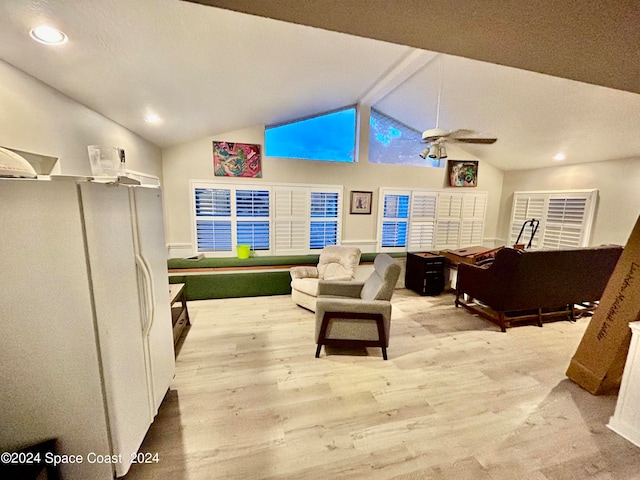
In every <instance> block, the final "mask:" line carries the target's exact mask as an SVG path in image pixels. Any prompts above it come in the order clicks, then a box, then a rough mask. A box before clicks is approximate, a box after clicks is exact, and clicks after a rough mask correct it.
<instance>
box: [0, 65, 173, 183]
mask: <svg viewBox="0 0 640 480" xmlns="http://www.w3.org/2000/svg"><path fill="white" fill-rule="evenodd" d="M0 85H1V88H0V105H1V107H0V146H3V147H8V148H13V149H17V150H22V151H26V152H33V153H38V154H42V155H48V156H52V157H58V158H59V159H60V160H59V162H58V165H59V167H58V170H57V171H54V173H62V174H67V175H91V169H90V167H89V157H88V154H87V145H92V144H104V145H112V146H116V147H121V148H124V149H125V152H126V159H127V168H128V169H131V170H135V171H139V172H142V173H147V174H150V175H157V176H161V175H162V165H161V158H162V154H161V150H160V148H158V147H156V146H155V145H153V144H152V143H150V142H147V141H146V140H144V139H142V138H141V137H139V136H137V135H136V134H134V133H133V132H131V131H130V130H127V129H126V128H124V127H122V126H121V125H118V124H117V123H115V122H113V121H111V120H109V119H108V118H106V117H103V116H102V115H100V114H98V113H96V112H94V111H93V110H91V109H89V108H87V107H85V106H84V105H81V104H79V103H78V102H76V101H74V100H71V99H70V98H69V97H67V96H66V95H63V94H62V93H60V92H59V91H57V90H54V89H53V88H51V87H49V86H47V85H45V84H44V83H42V82H40V81H39V80H36V79H35V78H33V77H31V76H29V75H27V74H25V73H24V72H22V71H20V70H18V69H16V68H14V67H12V66H11V65H9V64H7V63H4V62H2V61H0ZM98 88H99V86H96V89H98Z"/></svg>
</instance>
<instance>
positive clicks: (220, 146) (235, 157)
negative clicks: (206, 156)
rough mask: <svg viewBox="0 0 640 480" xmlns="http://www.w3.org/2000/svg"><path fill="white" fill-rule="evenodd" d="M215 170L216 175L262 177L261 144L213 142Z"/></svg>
mask: <svg viewBox="0 0 640 480" xmlns="http://www.w3.org/2000/svg"><path fill="white" fill-rule="evenodd" d="M213 170H214V174H215V176H216V177H252V178H261V177H262V164H261V156H260V145H253V144H251V143H237V142H216V141H214V142H213Z"/></svg>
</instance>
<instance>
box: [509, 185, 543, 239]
mask: <svg viewBox="0 0 640 480" xmlns="http://www.w3.org/2000/svg"><path fill="white" fill-rule="evenodd" d="M545 204H546V195H545V194H542V193H526V192H520V193H516V194H514V196H513V209H512V213H511V227H510V229H509V245H515V243H516V241H517V240H518V236H520V240H519V243H521V244H522V243H524V244H527V243H529V239H530V238H531V229H530V228H529V227H528V226H527V227H526V228H525V229H524V230H523V229H522V227H523V225H524V224H525V222H526V221H528V220H532V219H535V220H538V221H541V220H542V217H543V215H544V211H545ZM521 231H522V235H520V232H521ZM539 241H540V232H539V231H538V232H537V233H536V235H535V237H533V241H532V242H531V248H533V249H536V248H538V245H539Z"/></svg>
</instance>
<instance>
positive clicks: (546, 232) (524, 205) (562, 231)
mask: <svg viewBox="0 0 640 480" xmlns="http://www.w3.org/2000/svg"><path fill="white" fill-rule="evenodd" d="M597 194H598V191H597V190H570V191H547V192H515V193H514V195H513V209H512V214H511V226H510V237H509V243H510V244H514V243H515V241H516V239H517V237H518V234H519V233H520V230H521V228H522V224H523V223H524V222H526V221H527V220H530V219H533V218H535V219H536V220H538V221H539V222H540V225H539V227H538V232H537V233H536V236H535V237H534V241H533V242H532V248H542V249H554V250H558V249H562V248H572V247H585V246H588V245H589V236H590V233H591V225H592V223H593V218H594V215H595V204H596V198H597ZM529 231H530V230H528V229H525V232H524V233H523V235H522V237H523V238H521V239H520V243H525V242H528V239H529V237H530V235H529Z"/></svg>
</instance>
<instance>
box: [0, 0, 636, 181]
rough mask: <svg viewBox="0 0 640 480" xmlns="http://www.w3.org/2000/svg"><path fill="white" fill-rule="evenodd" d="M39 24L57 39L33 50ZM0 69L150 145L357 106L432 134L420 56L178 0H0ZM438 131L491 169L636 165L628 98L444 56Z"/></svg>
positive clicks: (434, 90) (632, 102)
mask: <svg viewBox="0 0 640 480" xmlns="http://www.w3.org/2000/svg"><path fill="white" fill-rule="evenodd" d="M239 3H242V2H239ZM256 3H257V4H259V5H265V4H276V5H277V4H280V3H283V2H276V1H274V2H256ZM284 3H286V2H284ZM311 3H316V2H311ZM347 3H348V2H347ZM388 3H389V2H385V4H388ZM413 3H416V2H413ZM418 3H420V4H422V3H421V2H418ZM299 5H300V7H299V8H297V11H301V10H304V8H306V7H302V5H307V3H306V2H300V3H299ZM372 5H373V6H375V5H379V2H373V3H372ZM41 22H47V23H50V24H52V25H54V26H57V27H59V28H61V29H62V30H64V31H65V32H66V33H67V35H68V36H69V39H70V40H69V42H68V43H67V44H65V45H63V46H60V47H55V48H51V47H45V46H43V45H40V44H37V43H35V42H33V41H32V40H31V39H30V38H29V36H28V31H29V29H30V28H31V27H33V26H34V25H36V24H38V23H41ZM512 28H513V26H512ZM450 37H451V36H450ZM456 42H458V43H459V42H460V41H459V40H457V41H456ZM452 43H455V42H453V40H452ZM636 47H637V46H636ZM636 54H637V52H636ZM0 59H2V60H4V61H6V62H7V63H10V64H12V65H14V66H16V67H17V68H19V69H21V70H23V71H25V72H27V73H28V74H30V75H32V76H34V77H36V78H38V79H40V80H41V81H43V82H44V83H46V84H49V85H51V86H52V87H53V88H55V89H57V90H59V91H61V92H63V93H64V94H66V95H68V96H69V97H71V98H73V99H75V100H77V101H78V102H80V103H82V104H84V105H87V106H88V107H90V108H92V109H94V110H96V111H97V112H100V113H101V114H103V115H105V116H106V117H108V118H111V119H112V120H114V121H116V122H118V123H120V124H121V125H123V126H125V127H126V128H129V129H130V130H132V131H134V132H136V133H138V134H139V135H140V136H142V137H144V138H146V139H148V140H149V141H151V142H153V143H155V144H156V145H158V146H160V147H166V146H171V145H175V144H179V143H183V142H186V141H189V140H192V139H196V138H201V137H204V136H209V135H219V134H222V133H225V132H230V131H233V130H237V129H241V128H245V127H252V126H257V125H263V124H272V123H278V122H282V121H286V120H291V119H295V118H299V117H303V116H306V115H311V114H314V113H318V112H322V111H327V110H331V109H335V108H338V107H342V106H346V105H352V104H355V103H359V102H363V103H367V104H371V105H374V106H376V107H378V108H380V109H382V110H383V111H385V113H388V114H391V115H392V116H395V117H396V118H398V119H399V120H401V121H402V122H404V123H406V124H408V125H411V126H413V127H414V128H416V129H418V130H423V129H426V128H431V127H433V126H435V111H436V101H437V96H438V83H439V82H438V78H439V73H438V72H439V65H440V63H439V62H440V57H439V56H437V55H435V54H434V53H433V52H425V51H422V50H416V49H414V48H411V47H408V46H406V45H400V44H394V43H386V42H383V41H380V40H372V39H367V38H363V37H357V36H352V35H348V34H343V33H338V32H335V31H328V30H322V29H319V28H313V27H308V26H303V25H299V24H294V23H287V22H282V21H278V20H273V19H269V18H262V17H258V16H253V15H247V14H243V13H238V12H234V11H230V10H225V9H219V8H212V7H207V6H203V5H198V4H195V3H190V2H183V1H178V0H136V1H131V0H82V1H74V0H2V2H0ZM148 112H155V113H157V114H159V115H160V116H161V117H162V119H163V121H162V122H161V123H160V124H157V125H150V124H147V123H145V122H144V120H143V117H144V115H145V114H146V113H148ZM439 126H440V127H443V128H450V129H457V128H470V129H475V130H478V131H480V132H482V133H486V134H490V135H495V136H497V137H498V138H499V140H498V142H497V143H496V144H494V145H491V146H484V145H483V146H470V145H465V146H464V148H465V149H466V150H468V151H470V152H471V153H473V154H475V155H477V156H478V157H479V158H482V159H483V160H486V161H488V162H491V163H493V164H494V165H496V166H497V167H499V168H503V169H505V170H509V169H522V168H535V167H542V166H551V165H554V164H555V162H554V161H553V160H552V159H551V157H552V156H553V155H554V154H555V153H556V152H557V151H559V150H563V151H565V153H566V154H567V157H568V158H567V160H566V163H581V162H587V161H598V160H610V159H617V158H640V135H638V134H637V132H638V131H640V95H639V94H637V93H630V92H626V91H620V90H614V89H611V88H606V87H602V86H595V85H589V84H586V83H581V82H576V81H572V80H567V79H561V78H557V77H552V76H549V75H544V74H540V73H531V72H527V71H524V70H518V69H515V68H510V67H502V66H498V65H493V64H489V63H483V62H480V61H476V60H470V59H465V58H462V57H454V56H444V63H443V88H442V95H441V114H440V125H439Z"/></svg>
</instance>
